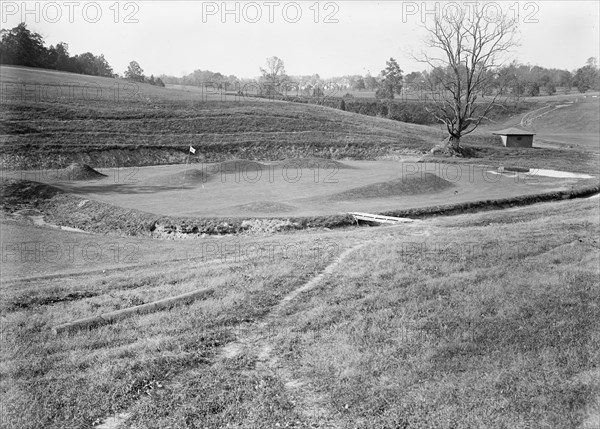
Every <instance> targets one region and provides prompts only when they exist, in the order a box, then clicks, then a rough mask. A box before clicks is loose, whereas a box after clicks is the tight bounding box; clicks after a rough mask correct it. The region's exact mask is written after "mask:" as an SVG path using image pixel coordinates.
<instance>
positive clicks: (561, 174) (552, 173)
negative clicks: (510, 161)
mask: <svg viewBox="0 0 600 429" xmlns="http://www.w3.org/2000/svg"><path fill="white" fill-rule="evenodd" d="M524 170H525V169H516V168H505V169H504V170H500V171H495V170H490V171H488V172H489V173H492V174H504V175H508V176H510V177H515V176H517V175H519V174H522V175H525V176H543V177H554V178H558V179H593V178H594V176H590V175H589V174H583V173H570V172H568V171H558V170H544V169H541V168H539V169H538V168H531V169H527V170H526V171H527V172H524Z"/></svg>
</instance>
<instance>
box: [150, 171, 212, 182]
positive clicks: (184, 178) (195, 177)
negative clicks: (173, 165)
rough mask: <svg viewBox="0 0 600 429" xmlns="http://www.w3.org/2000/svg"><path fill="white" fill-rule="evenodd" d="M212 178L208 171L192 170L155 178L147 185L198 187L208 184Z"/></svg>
mask: <svg viewBox="0 0 600 429" xmlns="http://www.w3.org/2000/svg"><path fill="white" fill-rule="evenodd" d="M212 176H213V175H212V174H211V173H208V172H206V171H202V170H198V169H197V168H191V169H189V170H184V171H181V172H179V173H175V174H169V175H166V176H158V177H153V178H151V179H149V180H147V181H146V183H147V184H149V185H153V186H177V185H196V184H198V183H206V182H208V181H209V180H210V179H211V178H212Z"/></svg>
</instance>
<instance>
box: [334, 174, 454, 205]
mask: <svg viewBox="0 0 600 429" xmlns="http://www.w3.org/2000/svg"><path fill="white" fill-rule="evenodd" d="M453 186H454V184H452V183H451V182H449V181H447V180H445V179H442V178H441V177H439V176H436V175H435V174H431V173H425V174H423V175H420V176H416V177H413V176H409V177H402V178H400V179H396V180H390V181H389V182H379V183H373V184H371V185H367V186H361V187H358V188H352V189H348V190H347V191H344V192H340V193H339V194H334V195H331V196H330V197H329V199H331V200H337V201H352V200H359V199H366V198H387V197H399V196H402V195H418V194H433V193H437V192H441V191H444V190H446V189H448V188H452V187H453Z"/></svg>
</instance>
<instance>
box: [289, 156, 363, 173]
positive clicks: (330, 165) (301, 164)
mask: <svg viewBox="0 0 600 429" xmlns="http://www.w3.org/2000/svg"><path fill="white" fill-rule="evenodd" d="M277 165H278V166H279V167H290V168H292V167H295V168H306V169H316V168H320V169H329V170H334V169H353V168H354V167H351V166H349V165H346V164H344V163H343V162H340V161H335V160H333V159H325V158H290V159H286V160H283V161H279V162H278V163H277Z"/></svg>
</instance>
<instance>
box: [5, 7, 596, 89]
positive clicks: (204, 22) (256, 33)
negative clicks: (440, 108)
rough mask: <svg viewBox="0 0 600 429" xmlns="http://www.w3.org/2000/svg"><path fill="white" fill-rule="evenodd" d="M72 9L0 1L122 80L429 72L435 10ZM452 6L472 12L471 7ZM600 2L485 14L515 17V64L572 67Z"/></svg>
mask: <svg viewBox="0 0 600 429" xmlns="http://www.w3.org/2000/svg"><path fill="white" fill-rule="evenodd" d="M72 3H73V4H69V2H68V1H56V2H25V5H26V7H25V9H26V10H24V8H23V7H22V2H21V1H3V2H2V6H1V9H2V17H1V19H2V22H1V26H2V28H12V27H14V26H16V25H18V23H19V22H21V21H24V22H26V23H27V25H28V28H30V29H31V30H33V31H36V32H38V33H40V34H42V35H43V36H44V37H45V40H46V45H47V46H48V45H50V44H56V43H58V42H61V41H64V42H67V43H68V44H69V52H70V53H71V55H73V54H79V53H83V52H86V51H89V52H92V53H93V54H96V55H98V54H101V53H102V54H104V56H105V57H106V59H107V60H108V62H109V63H110V65H111V66H112V67H113V69H114V70H115V72H118V73H121V74H122V73H123V71H124V70H125V69H126V68H127V64H128V63H129V61H131V60H136V61H138V62H139V63H140V65H141V66H142V68H143V69H144V72H145V73H146V74H147V75H150V74H154V75H160V74H163V73H164V74H169V75H175V76H181V75H183V74H187V73H191V72H192V71H194V70H196V69H202V70H211V71H214V72H221V73H223V74H225V75H230V74H233V75H236V76H238V77H255V76H258V75H259V74H260V72H259V67H261V66H264V62H265V59H266V58H267V57H270V56H273V55H276V56H278V57H280V58H281V59H283V60H284V62H285V66H286V70H287V72H288V74H290V75H308V74H314V73H319V75H320V76H321V77H333V76H342V75H347V74H365V73H366V72H367V71H370V72H371V73H372V74H373V75H376V74H378V73H379V71H380V70H381V69H383V68H384V67H385V61H386V60H387V59H389V58H390V57H394V58H396V60H397V61H398V63H399V64H400V67H401V68H402V69H403V70H404V71H405V72H407V73H408V72H411V71H416V70H422V69H424V67H423V66H422V65H421V64H419V63H416V62H414V61H413V60H411V58H410V54H411V52H416V51H418V50H419V49H420V45H421V44H422V40H423V38H424V33H423V28H422V26H421V25H422V21H423V19H430V17H431V15H430V14H429V15H428V14H427V11H428V10H429V11H432V10H433V8H434V7H435V3H434V2H427V3H426V4H424V3H423V2H420V1H419V2H407V1H404V2H402V1H382V2H375V1H372V0H371V1H337V2H325V1H322V2H318V3H316V2H315V1H314V0H313V1H298V2H288V1H281V0H279V1H271V2H269V1H256V2H227V4H226V8H227V9H228V10H230V11H231V13H229V14H225V15H223V12H224V11H223V7H222V2H221V1H218V2H201V1H135V2H118V3H117V5H118V7H114V4H115V3H116V2H114V1H108V2H97V3H94V2H87V1H74V2H72ZM454 3H455V4H459V5H461V6H462V7H465V8H470V7H474V3H475V2H470V4H468V2H454ZM483 4H484V3H482V2H480V3H479V7H482V5H483ZM599 4H600V3H599V2H598V1H587V2H586V1H584V2H574V1H569V2H567V1H564V2H559V1H538V2H531V1H530V2H498V3H493V4H492V5H491V6H487V9H486V10H488V11H489V14H490V16H492V14H493V13H494V11H495V8H496V7H497V5H499V6H501V7H502V8H503V10H504V11H505V12H506V13H509V14H511V16H515V17H516V16H517V14H518V20H519V22H520V24H519V33H520V34H519V38H520V41H521V46H520V47H518V48H516V50H515V52H514V58H515V59H517V60H518V61H519V62H521V63H529V64H531V65H541V66H544V67H555V68H561V69H569V70H573V69H576V68H578V67H581V66H582V65H584V64H585V61H586V60H587V59H588V58H589V57H598V56H599V51H600V47H599V43H600V42H599V40H600V34H599V30H598V22H599V20H600V11H599ZM424 5H425V7H423V6H424ZM437 5H438V7H439V8H440V11H442V12H441V13H443V11H444V10H446V11H447V12H446V13H450V12H451V11H452V9H451V8H452V6H448V2H437ZM444 6H445V7H446V9H444ZM23 13H25V15H23ZM423 14H425V15H424V16H423ZM236 20H239V22H236ZM71 21H72V22H71ZM94 21H95V22H94ZM115 21H117V22H115ZM128 21H129V22H128ZM252 21H256V22H252ZM294 21H295V22H294Z"/></svg>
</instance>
